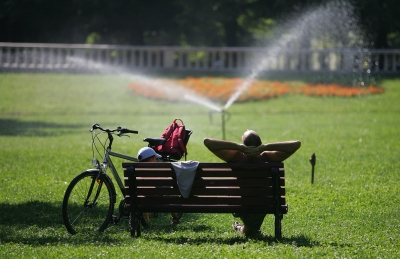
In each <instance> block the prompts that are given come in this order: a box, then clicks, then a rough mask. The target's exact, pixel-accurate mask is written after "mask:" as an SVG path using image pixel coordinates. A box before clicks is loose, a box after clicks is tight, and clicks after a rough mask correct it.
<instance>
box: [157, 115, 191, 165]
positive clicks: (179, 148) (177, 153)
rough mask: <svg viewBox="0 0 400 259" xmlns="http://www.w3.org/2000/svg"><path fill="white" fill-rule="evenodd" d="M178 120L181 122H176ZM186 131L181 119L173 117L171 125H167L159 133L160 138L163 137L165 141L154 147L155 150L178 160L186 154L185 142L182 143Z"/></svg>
mask: <svg viewBox="0 0 400 259" xmlns="http://www.w3.org/2000/svg"><path fill="white" fill-rule="evenodd" d="M177 120H179V121H181V122H182V124H178V123H177V122H176V121H177ZM186 135H187V132H186V129H185V124H183V121H182V120H181V119H175V120H174V121H173V122H172V123H171V125H169V126H168V127H167V128H166V129H165V130H164V133H163V134H162V135H161V138H164V139H165V140H166V141H165V143H164V144H162V145H160V146H157V147H154V149H155V151H156V152H157V153H159V154H162V155H169V156H170V158H172V159H176V160H179V159H181V157H182V156H183V155H185V160H186V155H187V150H186V143H184V141H185V139H186V137H187V136H186Z"/></svg>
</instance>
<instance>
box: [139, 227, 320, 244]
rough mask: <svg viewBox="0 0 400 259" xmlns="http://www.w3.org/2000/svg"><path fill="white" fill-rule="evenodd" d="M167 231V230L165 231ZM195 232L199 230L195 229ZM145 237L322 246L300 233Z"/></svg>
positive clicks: (179, 241) (181, 241) (175, 241)
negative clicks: (280, 237)
mask: <svg viewBox="0 0 400 259" xmlns="http://www.w3.org/2000/svg"><path fill="white" fill-rule="evenodd" d="M207 230H208V229H204V230H203V231H207ZM164 232H165V231H164ZM193 232H197V231H196V230H193ZM144 238H145V239H149V240H154V241H161V242H165V243H172V244H190V245H200V244H206V243H214V244H224V245H235V244H244V243H248V242H249V241H250V240H252V241H255V242H264V243H266V244H267V245H274V244H278V243H281V244H288V245H292V246H296V247H314V246H321V245H320V244H319V242H315V241H312V240H311V239H310V238H308V237H306V236H303V235H300V236H296V237H290V238H285V237H284V238H282V240H280V241H277V240H276V239H275V238H274V237H273V236H269V235H266V234H260V235H257V236H252V237H246V236H243V235H239V234H238V235H237V236H235V237H232V236H229V237H213V236H211V235H207V234H206V235H205V237H195V238H193V237H184V236H170V235H168V236H164V235H162V236H151V237H144Z"/></svg>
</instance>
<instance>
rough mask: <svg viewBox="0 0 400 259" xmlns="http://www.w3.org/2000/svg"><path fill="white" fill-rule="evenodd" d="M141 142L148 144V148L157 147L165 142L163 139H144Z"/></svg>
mask: <svg viewBox="0 0 400 259" xmlns="http://www.w3.org/2000/svg"><path fill="white" fill-rule="evenodd" d="M143 141H146V142H149V146H159V145H162V144H163V143H164V142H165V138H145V139H143Z"/></svg>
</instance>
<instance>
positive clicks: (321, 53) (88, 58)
mask: <svg viewBox="0 0 400 259" xmlns="http://www.w3.org/2000/svg"><path fill="white" fill-rule="evenodd" d="M121 67H124V69H126V70H127V71H134V70H181V71H185V70H186V71H243V70H254V69H257V70H258V71H259V72H263V71H265V72H268V71H276V72H345V73H346V72H354V71H365V72H370V73H374V72H379V73H400V50H398V49H397V50H379V49H372V50H371V49H324V50H311V49H300V50H298V49H281V50H276V49H274V51H273V52H272V51H271V50H269V49H268V48H256V47H254V48H253V47H220V48H217V47H166V46H117V45H86V44H36V43H0V71H8V70H24V71H26V70H28V71H29V70H32V71H33V70H65V71H68V70H71V71H77V72H79V71H82V72H85V71H92V70H93V71H95V70H98V69H101V70H105V71H109V72H113V69H115V68H121Z"/></svg>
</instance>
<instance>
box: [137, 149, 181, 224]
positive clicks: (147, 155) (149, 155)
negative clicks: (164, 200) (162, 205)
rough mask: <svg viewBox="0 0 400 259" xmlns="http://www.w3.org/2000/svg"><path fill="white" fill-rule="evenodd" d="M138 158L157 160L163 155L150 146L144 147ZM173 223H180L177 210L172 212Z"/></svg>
mask: <svg viewBox="0 0 400 259" xmlns="http://www.w3.org/2000/svg"><path fill="white" fill-rule="evenodd" d="M137 157H138V160H139V162H157V158H161V155H159V154H157V153H156V152H155V151H154V149H152V148H150V147H143V148H141V149H140V150H139V152H138V155H137ZM171 217H172V220H171V223H172V224H179V223H180V220H179V218H180V217H179V214H178V213H175V212H171Z"/></svg>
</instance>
